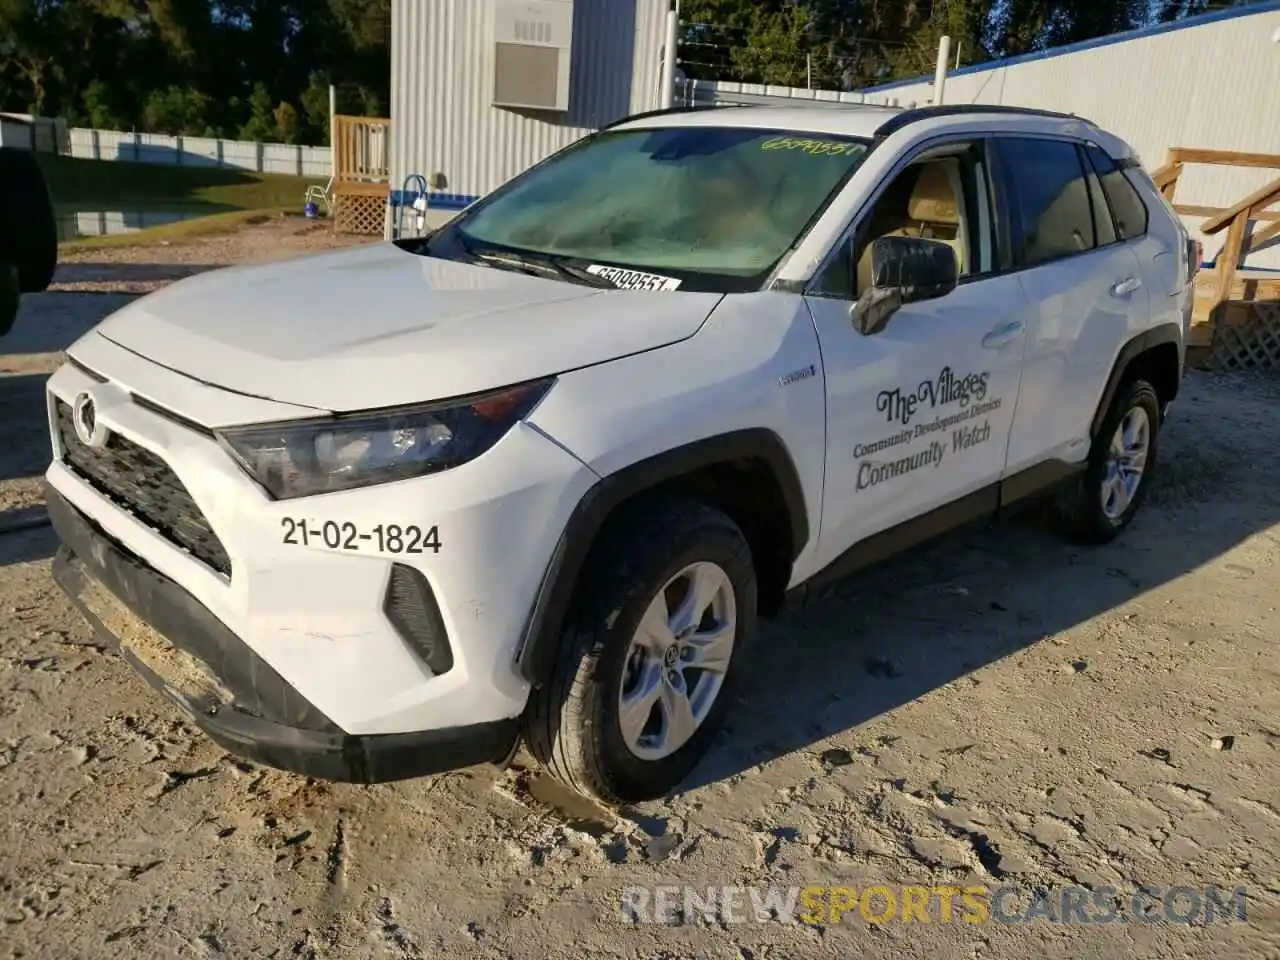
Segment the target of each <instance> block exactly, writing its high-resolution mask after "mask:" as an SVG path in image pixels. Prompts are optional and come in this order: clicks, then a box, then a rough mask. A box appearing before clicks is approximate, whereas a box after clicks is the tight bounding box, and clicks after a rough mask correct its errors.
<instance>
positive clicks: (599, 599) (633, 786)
mask: <svg viewBox="0 0 1280 960" xmlns="http://www.w3.org/2000/svg"><path fill="white" fill-rule="evenodd" d="M610 527H611V529H609V530H608V531H607V532H606V533H605V534H604V536H603V538H602V541H601V543H600V545H599V547H598V549H597V550H596V551H595V552H594V554H593V558H592V567H595V569H591V570H588V573H587V575H586V576H584V579H583V581H582V582H581V583H580V584H579V588H578V590H577V592H576V597H575V601H574V606H573V608H572V609H571V610H570V613H569V622H568V623H567V624H566V631H565V634H564V637H563V640H562V651H561V655H560V658H559V661H558V662H557V664H556V666H555V669H554V671H553V675H552V676H551V678H550V679H549V681H548V682H547V683H546V684H545V685H544V686H543V687H541V688H539V689H537V690H535V691H534V692H533V694H532V697H531V701H530V705H529V709H528V711H527V713H526V724H525V725H526V731H525V732H526V739H527V741H528V744H529V748H530V751H531V752H532V753H533V755H534V756H535V757H536V758H537V759H538V761H539V762H540V763H542V764H543V766H545V767H546V769H547V770H548V771H549V772H550V773H551V774H552V775H553V776H555V777H556V778H557V779H559V780H561V781H562V782H564V783H565V784H567V785H568V786H570V787H572V788H573V789H574V790H576V791H578V792H580V793H583V794H585V795H587V796H590V797H593V798H595V799H598V800H602V801H604V802H606V803H622V802H637V801H641V800H650V799H653V798H655V797H659V796H663V795H665V794H667V793H668V792H670V791H671V790H672V789H673V788H674V787H676V786H677V785H678V784H679V783H680V782H681V781H682V780H683V779H684V778H685V777H686V776H688V774H689V773H690V772H691V771H692V770H693V768H694V767H695V766H696V765H697V763H698V762H699V760H701V759H702V756H703V755H704V754H705V753H706V750H707V748H708V746H709V745H710V742H711V739H712V737H713V736H714V735H715V733H716V730H717V728H718V727H719V726H720V723H721V721H722V718H723V716H724V712H725V710H726V709H727V708H728V706H729V704H730V701H731V692H730V691H731V686H732V681H733V679H734V677H735V675H736V669H737V664H738V663H739V661H741V660H742V649H743V647H744V646H745V645H747V644H748V643H749V642H750V640H751V639H752V637H753V636H754V633H755V629H756V578H755V571H754V568H753V565H752V559H751V551H750V549H749V547H748V545H747V542H746V539H745V538H744V537H743V535H742V532H741V530H739V529H738V527H737V525H736V524H735V523H734V522H733V521H732V520H731V519H730V518H729V517H727V516H725V515H724V514H723V513H721V512H720V511H718V510H714V509H712V508H710V507H708V506H705V505H703V504H700V503H696V502H692V501H686V500H664V501H660V502H653V503H648V504H644V505H642V506H639V507H637V508H634V509H631V510H628V512H627V513H626V514H625V515H624V516H622V517H620V518H618V519H617V520H616V521H614V522H612V523H611V524H610Z"/></svg>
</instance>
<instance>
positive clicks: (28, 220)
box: [0, 147, 58, 336]
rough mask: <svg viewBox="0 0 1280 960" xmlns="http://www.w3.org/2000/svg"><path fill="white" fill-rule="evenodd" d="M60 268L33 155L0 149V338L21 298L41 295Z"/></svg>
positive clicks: (55, 237) (54, 233) (46, 192)
mask: <svg viewBox="0 0 1280 960" xmlns="http://www.w3.org/2000/svg"><path fill="white" fill-rule="evenodd" d="M57 265H58V228H57V222H56V221H55V220H54V216H53V205H52V204H51V203H50V201H49V188H48V185H47V184H46V183H45V180H44V174H43V173H41V171H40V165H39V163H37V162H36V157H35V154H33V153H30V152H28V151H26V150H15V149H13V148H11V147H0V336H4V335H5V334H6V333H8V332H9V330H10V328H12V326H13V321H14V318H15V317H16V316H17V315H18V301H19V299H21V297H22V294H24V293H40V292H41V291H42V290H45V289H46V288H47V287H48V286H49V283H50V281H51V280H53V271H54V269H55V268H56V267H57Z"/></svg>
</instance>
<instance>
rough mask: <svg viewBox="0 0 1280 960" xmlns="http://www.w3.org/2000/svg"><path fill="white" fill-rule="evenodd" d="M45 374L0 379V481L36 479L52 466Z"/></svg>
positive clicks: (46, 378) (1, 377) (46, 377)
mask: <svg viewBox="0 0 1280 960" xmlns="http://www.w3.org/2000/svg"><path fill="white" fill-rule="evenodd" d="M48 379H49V378H48V376H46V375H45V374H42V373H33V374H25V375H19V376H7V377H3V376H0V451H2V452H3V455H0V481H4V480H17V479H20V478H22V477H36V476H39V475H40V474H42V473H44V471H45V468H46V467H48V466H49V457H50V446H49V418H48V416H47V414H46V413H45V411H46V409H47V408H46V406H45V399H44V398H45V392H44V384H45V381H46V380H48Z"/></svg>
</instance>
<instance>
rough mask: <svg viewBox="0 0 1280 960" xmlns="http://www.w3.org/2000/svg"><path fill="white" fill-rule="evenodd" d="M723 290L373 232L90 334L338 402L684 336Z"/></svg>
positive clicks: (374, 402)
mask: <svg viewBox="0 0 1280 960" xmlns="http://www.w3.org/2000/svg"><path fill="white" fill-rule="evenodd" d="M719 300H720V295H719V294H714V293H678V292H662V291H652V292H650V291H629V290H608V289H604V290H602V289H598V288H594V287H586V286H580V285H578V284H573V283H568V282H561V281H559V280H547V279H543V278H541V277H534V276H529V275H526V274H521V273H513V272H511V271H508V270H501V269H495V268H493V267H486V266H481V265H473V264H467V263H457V262H454V261H449V260H440V259H436V258H433V257H424V256H418V255H416V254H412V253H408V252H406V251H403V250H401V249H400V248H399V247H396V246H394V245H392V244H377V245H372V246H369V247H362V248H357V249H354V250H341V251H338V252H336V253H327V254H321V255H318V256H307V257H301V258H298V259H295V260H287V261H282V262H276V263H269V264H263V265H257V266H248V267H230V268H226V269H221V270H215V271H211V272H209V273H205V274H200V275H198V276H195V277H190V278H188V279H186V280H182V281H180V282H178V283H175V284H173V285H171V286H169V287H165V288H163V289H162V290H159V291H157V292H156V293H153V294H151V295H149V296H146V297H143V298H142V299H140V300H137V301H134V302H133V303H131V304H130V305H128V306H127V307H125V308H124V309H122V310H120V311H118V312H116V313H115V314H112V315H111V316H110V317H108V318H107V319H106V320H105V321H103V323H102V324H100V325H99V326H98V328H97V330H96V332H95V333H93V334H90V336H102V337H105V338H107V339H108V340H110V341H112V342H113V343H116V344H118V345H119V346H122V347H125V348H126V349H128V350H131V351H133V352H134V353H137V354H139V355H141V356H143V357H145V358H147V359H148V360H151V361H153V362H155V363H158V364H161V365H162V366H165V367H168V368H170V369H172V370H176V371H178V372H180V373H183V374H186V375H188V376H190V377H193V378H195V379H197V380H201V381H203V382H205V383H209V384H213V385H215V386H218V387H222V388H225V389H228V390H234V391H236V392H238V393H245V394H250V395H252V396H256V397H263V398H266V399H270V400H276V401H280V402H282V403H292V404H298V405H301V406H308V407H315V408H317V409H321V410H330V411H335V412H342V411H349V410H361V409H370V408H374V407H384V406H386V407H390V406H398V405H400V404H407V403H418V402H423V401H428V400H435V399H443V398H447V397H453V396H460V395H464V394H469V393H476V392H479V391H483V390H489V389H493V388H497V387H503V386H506V385H508V384H512V383H519V382H521V381H524V380H533V379H536V378H538V377H542V376H548V375H551V374H556V373H563V372H564V371H566V370H572V369H575V368H578V367H584V366H590V365H591V364H595V363H601V362H604V361H606V360H612V359H614V358H616V357H621V356H626V355H628V354H632V353H639V352H642V351H645V350H652V349H654V348H657V347H662V346H665V345H667V344H670V343H675V342H677V341H679V340H683V339H685V338H687V337H691V336H692V335H693V334H694V333H696V332H697V330H698V328H699V327H700V326H701V325H702V323H703V321H704V320H705V319H706V317H707V315H708V314H709V313H710V312H711V310H712V308H714V306H715V305H716V303H717V302H718V301H719ZM71 353H72V354H73V355H74V353H75V348H74V347H73V348H72V350H71Z"/></svg>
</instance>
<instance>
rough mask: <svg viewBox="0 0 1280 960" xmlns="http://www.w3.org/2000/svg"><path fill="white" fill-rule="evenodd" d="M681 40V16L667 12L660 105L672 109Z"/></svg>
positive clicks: (674, 12)
mask: <svg viewBox="0 0 1280 960" xmlns="http://www.w3.org/2000/svg"><path fill="white" fill-rule="evenodd" d="M679 40H680V15H679V14H678V13H676V11H674V10H668V11H667V46H666V50H665V51H664V54H663V57H662V90H661V91H659V93H660V94H661V98H660V100H659V105H660V106H661V107H662V108H663V109H670V108H671V107H672V106H673V105H674V104H675V102H676V45H677V44H678V43H679Z"/></svg>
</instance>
